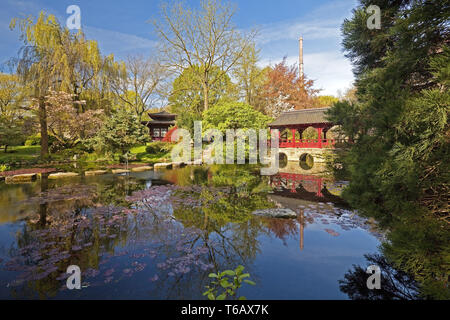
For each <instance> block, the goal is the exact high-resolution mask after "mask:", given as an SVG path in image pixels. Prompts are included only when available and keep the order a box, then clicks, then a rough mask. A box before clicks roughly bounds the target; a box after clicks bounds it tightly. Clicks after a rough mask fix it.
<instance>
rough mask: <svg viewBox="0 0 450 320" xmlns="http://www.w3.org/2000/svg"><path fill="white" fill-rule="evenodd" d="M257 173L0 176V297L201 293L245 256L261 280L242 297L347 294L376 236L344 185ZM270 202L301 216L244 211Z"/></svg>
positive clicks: (197, 170) (240, 169) (230, 169)
mask: <svg viewBox="0 0 450 320" xmlns="http://www.w3.org/2000/svg"><path fill="white" fill-rule="evenodd" d="M258 172H259V170H258V168H254V167H250V166H211V167H208V168H205V167H185V168H182V169H177V170H168V171H160V172H147V173H133V174H131V175H128V176H115V175H105V176H98V177H78V178H75V179H69V180H61V181H48V180H47V179H46V178H45V176H44V177H43V178H42V179H40V180H39V181H37V182H35V183H33V184H30V185H14V186H10V185H9V186H6V185H0V195H3V198H1V199H0V210H1V211H0V216H1V217H6V218H4V219H3V220H2V221H4V222H5V221H7V223H3V224H1V225H0V284H1V286H0V297H1V298H30V299H31V298H53V297H56V298H63V299H65V298H67V299H71V298H112V299H114V298H127V299H128V298H151V299H203V298H204V297H203V296H202V292H203V291H204V286H205V284H206V283H207V282H208V274H209V273H210V272H217V271H219V270H220V271H222V270H225V269H234V268H235V267H236V266H237V265H239V264H241V265H244V266H245V267H246V270H248V271H249V272H250V273H251V274H252V278H253V279H255V280H256V281H257V283H258V285H257V286H256V287H255V288H251V289H248V290H250V291H249V292H245V293H244V295H246V296H247V297H249V298H251V297H254V298H258V297H259V298H272V299H273V298H280V299H281V298H287V297H288V298H290V299H292V298H294V299H295V298H311V297H310V296H308V293H307V292H308V289H310V288H314V287H319V288H321V289H320V290H319V292H318V293H317V296H315V298H326V297H329V298H345V297H346V296H345V295H344V293H345V294H348V292H347V291H345V290H344V291H343V292H344V293H343V292H341V291H340V290H339V284H338V279H339V278H340V275H342V274H344V273H345V271H347V270H348V268H349V266H350V265H352V264H354V263H362V262H363V260H362V259H363V253H362V252H368V251H371V250H372V251H373V250H375V249H376V246H377V245H378V244H379V240H382V238H383V236H382V235H381V234H380V233H379V231H378V230H377V229H376V226H375V225H371V224H368V223H367V221H366V220H365V219H362V218H360V217H358V216H357V215H355V213H354V212H352V211H350V210H349V209H348V208H346V207H345V205H344V204H343V203H342V201H341V200H340V199H339V198H338V196H337V192H338V191H336V189H339V186H340V185H342V184H339V183H338V184H336V183H334V182H332V181H329V180H323V179H322V178H317V177H312V176H295V175H288V176H286V175H279V176H274V177H261V176H259V174H258ZM18 190H20V192H19V191H18ZM5 194H6V195H8V196H7V197H5V196H4V195H5ZM13 194H15V195H16V196H13ZM276 207H283V208H289V209H291V210H293V211H294V212H296V213H297V214H298V218H297V219H288V220H285V219H269V218H260V217H256V216H254V215H252V212H253V211H255V210H259V209H266V208H276ZM374 236H375V237H374ZM376 237H378V239H379V240H374V239H376ZM292 248H294V249H295V251H292ZM327 250H331V251H330V252H328V251H327ZM336 253H337V254H338V255H342V256H339V259H338V260H336ZM265 259H268V260H265ZM261 261H277V268H276V269H272V268H270V267H269V266H270V263H267V262H261ZM296 261H297V262H296ZM294 262H296V263H295V265H294V266H291V265H292V264H293V263H294ZM73 264H74V265H78V266H80V268H81V270H82V281H83V282H82V285H83V286H84V288H83V289H82V290H80V291H77V292H75V291H69V290H67V289H66V287H65V279H66V278H67V276H68V275H67V274H66V273H65V271H66V268H67V266H69V265H73ZM321 265H330V266H333V270H332V272H330V271H326V272H325V271H322V269H321V267H320V266H321ZM283 268H285V269H284V270H285V271H280V270H283ZM302 268H304V270H303V271H302ZM294 270H295V272H294ZM319 272H320V273H319ZM322 272H325V273H326V274H327V275H333V277H332V278H330V279H327V280H326V281H325V280H323V279H324V277H323V274H325V273H322ZM334 273H335V274H334ZM276 278H279V281H277V282H276V283H273V282H272V279H276ZM305 279H314V280H315V282H314V283H313V284H312V285H311V286H310V287H305V285H304V283H305V281H306V280H305ZM353 279H356V278H353ZM293 283H296V285H295V286H292V287H290V284H293ZM279 285H282V286H284V287H285V289H284V291H281V290H279V289H278V286H279ZM284 295H289V296H284ZM349 297H350V298H352V297H353V296H351V295H350V294H349Z"/></svg>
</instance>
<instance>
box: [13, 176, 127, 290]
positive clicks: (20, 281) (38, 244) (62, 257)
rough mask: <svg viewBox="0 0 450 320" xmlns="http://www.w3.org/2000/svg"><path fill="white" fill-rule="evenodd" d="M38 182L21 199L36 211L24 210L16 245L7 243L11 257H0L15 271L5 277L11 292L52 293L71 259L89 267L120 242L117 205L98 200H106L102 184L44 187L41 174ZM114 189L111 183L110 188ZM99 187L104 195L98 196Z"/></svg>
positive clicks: (120, 219) (120, 221) (120, 218)
mask: <svg viewBox="0 0 450 320" xmlns="http://www.w3.org/2000/svg"><path fill="white" fill-rule="evenodd" d="M40 186H41V193H40V194H39V195H38V196H35V197H31V198H29V199H27V200H26V201H25V202H26V203H27V204H30V205H32V208H37V210H36V213H35V214H28V215H27V216H28V217H27V218H26V219H25V223H24V224H23V227H22V229H21V230H20V231H18V232H17V236H16V237H17V241H16V246H14V247H12V248H11V249H10V256H11V257H12V258H11V260H10V261H8V262H7V263H5V266H6V270H8V271H16V272H19V275H18V277H17V278H16V279H15V280H14V281H12V282H10V283H9V286H11V287H12V288H11V294H12V296H14V297H28V298H33V297H35V296H36V295H38V297H39V298H45V297H49V296H54V295H56V294H57V292H58V290H59V289H60V287H61V284H62V282H61V280H63V279H64V278H65V277H66V276H67V275H66V274H65V272H66V268H67V266H69V265H71V264H75V265H78V266H80V268H81V270H83V271H85V270H86V271H87V272H88V273H89V272H92V270H96V269H98V268H99V263H100V260H101V256H102V255H104V254H105V253H106V252H114V248H115V246H117V245H118V244H119V243H120V242H121V241H122V242H123V241H125V242H126V232H124V230H125V229H126V227H127V224H126V215H125V214H124V213H123V212H122V209H121V208H120V207H111V206H106V207H105V206H102V204H101V203H99V202H98V199H99V198H100V199H101V198H103V199H110V200H112V198H111V196H110V195H109V194H108V193H109V190H108V188H101V187H102V184H100V187H99V185H97V186H96V185H94V184H91V185H86V184H62V185H61V186H60V183H57V184H53V188H49V182H48V179H47V178H46V177H45V176H44V177H43V178H42V179H41V180H40ZM103 186H104V184H103ZM119 186H121V187H123V184H122V185H119ZM119 189H120V188H118V187H117V185H116V187H115V190H119ZM105 190H106V194H107V195H106V197H104V196H103V197H102V192H105ZM125 191H126V190H125ZM125 191H124V192H125ZM117 193H118V197H121V198H122V201H123V195H122V194H120V192H117ZM103 195H104V194H103ZM112 202H113V201H112ZM33 205H34V206H33Z"/></svg>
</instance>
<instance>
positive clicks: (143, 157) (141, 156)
mask: <svg viewBox="0 0 450 320" xmlns="http://www.w3.org/2000/svg"><path fill="white" fill-rule="evenodd" d="M145 148H146V145H144V146H139V147H135V148H132V149H131V150H130V153H132V154H134V155H136V158H137V160H138V161H139V162H146V163H156V162H159V161H160V159H161V158H167V159H169V158H170V152H169V153H164V152H159V153H147V152H146V151H145Z"/></svg>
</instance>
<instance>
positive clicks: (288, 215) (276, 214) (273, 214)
mask: <svg viewBox="0 0 450 320" xmlns="http://www.w3.org/2000/svg"><path fill="white" fill-rule="evenodd" d="M252 214H254V215H256V216H260V217H266V218H283V219H293V218H297V214H296V213H295V212H294V211H292V210H291V209H287V208H273V209H264V210H256V211H253V212H252Z"/></svg>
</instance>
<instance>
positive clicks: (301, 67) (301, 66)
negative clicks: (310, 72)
mask: <svg viewBox="0 0 450 320" xmlns="http://www.w3.org/2000/svg"><path fill="white" fill-rule="evenodd" d="M299 42H300V61H299V65H298V68H299V75H300V79H301V80H303V77H304V71H303V37H300V40H299Z"/></svg>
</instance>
